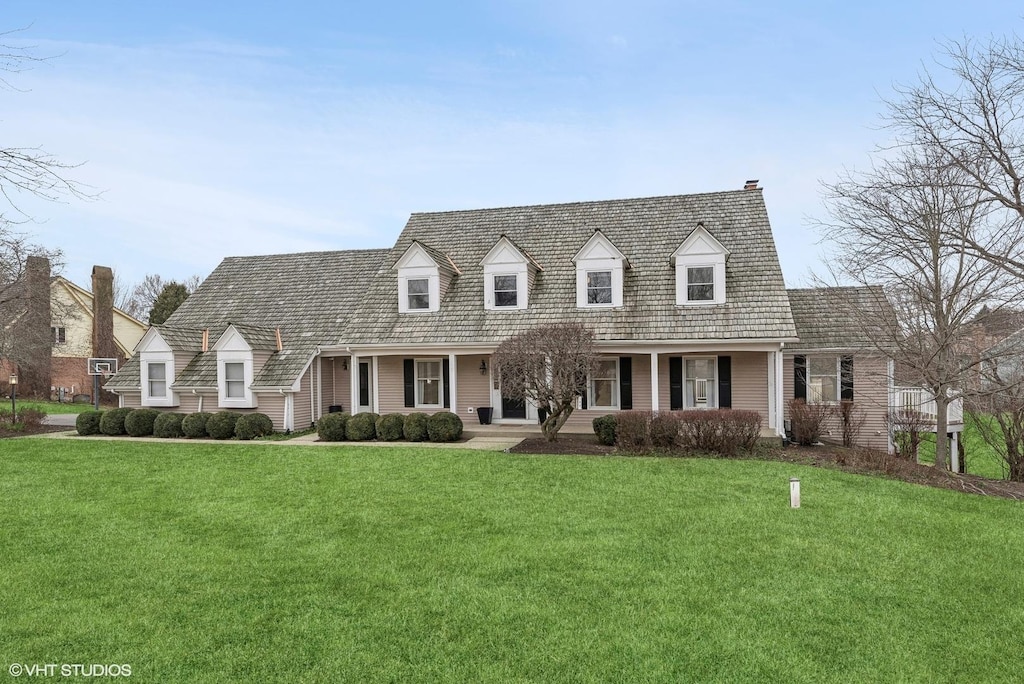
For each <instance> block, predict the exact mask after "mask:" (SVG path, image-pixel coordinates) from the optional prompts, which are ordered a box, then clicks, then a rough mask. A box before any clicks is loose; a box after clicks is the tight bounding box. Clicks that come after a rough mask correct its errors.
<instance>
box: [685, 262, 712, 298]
mask: <svg viewBox="0 0 1024 684" xmlns="http://www.w3.org/2000/svg"><path fill="white" fill-rule="evenodd" d="M686 300H687V301H688V302H713V301H715V267H714V266H687V267H686Z"/></svg>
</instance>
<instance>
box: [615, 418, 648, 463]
mask: <svg viewBox="0 0 1024 684" xmlns="http://www.w3.org/2000/svg"><path fill="white" fill-rule="evenodd" d="M651 415H652V413H651V412H650V411H622V412H620V413H619V415H618V419H617V421H616V424H615V444H616V446H618V447H619V448H620V449H622V450H623V451H628V452H630V453H634V454H642V453H645V452H648V451H650V450H651Z"/></svg>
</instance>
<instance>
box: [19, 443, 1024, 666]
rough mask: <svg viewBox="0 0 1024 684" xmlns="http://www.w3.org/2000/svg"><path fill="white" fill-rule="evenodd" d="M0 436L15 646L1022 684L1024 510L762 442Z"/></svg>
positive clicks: (71, 652) (173, 662)
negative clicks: (792, 499) (710, 450)
mask: <svg viewBox="0 0 1024 684" xmlns="http://www.w3.org/2000/svg"><path fill="white" fill-rule="evenodd" d="M0 449H2V451H0V554H2V557H3V559H4V561H3V563H2V564H0V587H2V591H0V615H2V616H3V617H2V619H3V628H2V629H0V653H2V654H3V657H4V658H5V659H6V660H7V664H9V663H51V662H58V663H59V662H64V663H128V664H130V665H131V668H132V675H131V679H132V681H144V682H145V681H208V682H223V681H494V682H506V681H538V682H559V681H635V680H644V681H723V682H726V681H727V682H735V681H786V682H800V681H808V682H810V681H814V682H820V681H836V682H850V681H857V682H865V681H880V682H890V681H929V682H931V681H1012V680H1014V679H1016V678H1018V677H1019V676H1020V673H1021V671H1022V669H1021V668H1022V667H1024V655H1022V653H1021V650H1020V634H1022V633H1024V603H1022V602H1021V600H1020V597H1021V596H1022V595H1024V574H1022V573H1021V572H1020V568H1021V567H1024V505H1022V504H1020V503H1016V502H1012V501H1006V500H1003V499H996V498H990V497H978V496H969V495H964V494H957V493H953V492H948V491H940V490H936V489H930V488H925V487H917V486H913V485H908V484H905V483H902V482H895V481H889V480H883V479H876V478H867V477H862V476H856V475H849V474H845V473H841V472H836V471H832V470H824V469H815V468H810V467H802V466H796V465H793V464H786V463H773V462H758V461H725V460H698V459H678V458H674V459H669V458H665V459H653V458H622V457H574V456H558V457H551V456H519V455H508V454H497V453H485V452H471V451H466V450H448V449H437V448H434V449H426V448H416V447H394V448H392V447H380V448H352V447H344V446H340V447H336V448H332V447H298V446H274V445H262V446H253V445H247V444H224V445H220V444H194V445H191V444H188V445H183V444H173V445H172V444H166V445H165V444H158V443H140V442H127V441H126V442H116V441H88V440H49V439H39V438H34V439H16V440H8V441H7V442H5V443H4V444H3V445H2V446H0ZM791 476H796V477H800V478H801V479H802V489H803V508H801V509H799V510H792V509H790V508H789V481H788V480H789V477H791ZM7 664H5V665H4V667H7Z"/></svg>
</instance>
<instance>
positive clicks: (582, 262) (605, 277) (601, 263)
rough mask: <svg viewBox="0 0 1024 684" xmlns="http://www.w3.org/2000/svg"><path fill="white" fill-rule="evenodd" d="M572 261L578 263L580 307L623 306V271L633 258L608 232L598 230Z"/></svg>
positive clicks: (577, 288) (577, 297)
mask: <svg viewBox="0 0 1024 684" xmlns="http://www.w3.org/2000/svg"><path fill="white" fill-rule="evenodd" d="M572 260H573V262H574V263H575V264H576V306H578V307H580V308H581V309H585V308H611V307H617V306H622V283H623V274H624V272H625V269H627V268H629V261H628V260H627V259H626V257H625V255H624V254H623V253H622V252H620V251H619V250H618V248H617V247H616V246H615V245H613V244H612V241H611V240H609V239H608V238H607V237H605V235H604V233H602V232H601V231H596V232H595V233H594V235H593V236H592V237H591V238H590V239H589V240H587V243H586V244H585V245H583V247H582V248H580V251H578V252H576V256H574V257H573V259H572Z"/></svg>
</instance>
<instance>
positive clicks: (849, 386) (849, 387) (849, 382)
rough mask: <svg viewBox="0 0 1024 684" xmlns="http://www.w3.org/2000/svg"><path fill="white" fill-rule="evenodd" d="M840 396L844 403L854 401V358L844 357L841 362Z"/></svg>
mask: <svg viewBox="0 0 1024 684" xmlns="http://www.w3.org/2000/svg"><path fill="white" fill-rule="evenodd" d="M839 382H840V387H841V390H840V395H839V398H840V399H842V400H843V401H853V357H852V356H844V357H842V358H841V359H840V360H839Z"/></svg>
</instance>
